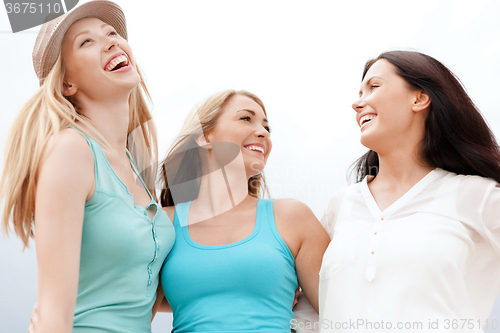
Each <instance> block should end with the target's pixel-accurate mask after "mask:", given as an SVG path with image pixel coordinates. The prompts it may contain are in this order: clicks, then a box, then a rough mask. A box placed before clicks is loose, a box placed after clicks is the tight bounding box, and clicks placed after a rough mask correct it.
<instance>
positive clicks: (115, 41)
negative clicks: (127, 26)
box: [106, 36, 120, 51]
mask: <svg viewBox="0 0 500 333" xmlns="http://www.w3.org/2000/svg"><path fill="white" fill-rule="evenodd" d="M116 46H120V43H119V42H118V38H116V37H115V36H111V37H110V38H109V39H108V41H107V46H106V50H108V51H110V50H112V49H113V47H116Z"/></svg>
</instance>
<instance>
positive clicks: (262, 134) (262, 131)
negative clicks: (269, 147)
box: [255, 124, 270, 139]
mask: <svg viewBox="0 0 500 333" xmlns="http://www.w3.org/2000/svg"><path fill="white" fill-rule="evenodd" d="M269 134H270V133H269V131H268V130H267V129H266V127H265V126H264V125H262V124H259V125H257V129H256V130H255V136H256V137H258V138H265V139H267V138H268V137H269Z"/></svg>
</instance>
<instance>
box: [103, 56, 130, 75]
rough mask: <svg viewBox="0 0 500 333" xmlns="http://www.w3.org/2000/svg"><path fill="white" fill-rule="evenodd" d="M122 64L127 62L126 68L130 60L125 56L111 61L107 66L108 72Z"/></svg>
mask: <svg viewBox="0 0 500 333" xmlns="http://www.w3.org/2000/svg"><path fill="white" fill-rule="evenodd" d="M121 62H125V66H127V65H128V58H127V57H126V56H125V55H123V54H122V55H119V56H118V57H116V58H114V59H113V60H111V61H110V62H109V64H108V65H107V66H106V71H108V72H110V71H112V70H113V68H115V67H116V66H117V65H118V64H119V63H121Z"/></svg>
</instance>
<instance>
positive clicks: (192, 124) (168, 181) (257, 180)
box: [159, 90, 269, 207]
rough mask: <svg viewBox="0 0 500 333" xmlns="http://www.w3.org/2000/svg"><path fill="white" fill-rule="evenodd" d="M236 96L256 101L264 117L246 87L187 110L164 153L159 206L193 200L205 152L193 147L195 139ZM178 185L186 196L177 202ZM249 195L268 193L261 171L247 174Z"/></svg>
mask: <svg viewBox="0 0 500 333" xmlns="http://www.w3.org/2000/svg"><path fill="white" fill-rule="evenodd" d="M236 95H241V96H246V97H248V98H250V99H252V100H253V101H255V102H256V103H257V104H259V106H260V107H261V108H262V110H263V111H264V114H265V115H266V116H267V113H266V108H265V107H264V103H262V101H261V99H260V98H259V97H257V96H256V95H254V94H252V93H250V92H248V91H245V90H239V91H236V90H225V91H222V92H219V93H216V94H214V95H212V96H210V97H209V98H207V99H206V100H205V101H204V102H203V103H202V104H201V105H199V106H197V107H195V108H194V109H193V110H192V111H191V112H190V113H189V115H188V117H187V118H186V120H185V122H184V125H183V126H182V129H181V131H180V133H179V134H178V135H177V137H176V138H175V139H174V142H173V144H172V145H171V146H170V149H169V150H168V153H167V156H166V157H165V159H164V160H163V162H162V163H161V164H160V167H159V170H160V186H161V188H162V191H161V194H160V202H161V204H162V206H164V207H167V206H174V205H175V204H178V203H180V202H185V201H190V200H194V199H196V197H193V193H195V194H196V196H197V195H198V192H199V188H200V183H201V175H202V172H203V170H202V168H203V163H201V160H202V157H201V156H200V155H201V154H203V153H204V152H205V150H204V149H202V150H199V149H193V148H198V144H197V143H196V138H197V137H198V136H199V135H201V134H203V133H207V132H208V131H210V130H211V129H213V128H214V127H215V125H216V124H217V120H218V119H219V117H220V115H221V114H222V112H223V111H224V107H225V106H226V105H227V103H228V102H229V100H230V99H231V98H232V97H233V96H236ZM200 126H201V128H200ZM186 162H187V163H188V164H189V168H187V165H186ZM177 184H183V187H184V190H183V192H184V193H185V194H186V195H185V196H184V198H183V199H181V200H180V201H179V200H176V201H178V202H175V203H174V200H173V197H172V189H171V188H172V186H173V185H177ZM248 194H249V195H251V196H253V197H256V198H262V197H264V196H265V195H266V194H267V195H268V196H269V190H268V188H267V186H266V182H265V177H264V173H263V172H261V173H260V174H258V175H256V176H253V177H250V179H249V180H248ZM176 197H182V195H176Z"/></svg>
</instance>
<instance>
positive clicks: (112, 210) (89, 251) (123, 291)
mask: <svg viewBox="0 0 500 333" xmlns="http://www.w3.org/2000/svg"><path fill="white" fill-rule="evenodd" d="M80 134H82V135H83V136H84V137H85V138H86V139H87V142H88V144H89V146H90V148H91V149H92V152H93V154H94V170H95V189H94V194H93V195H92V197H91V198H90V199H89V200H87V202H86V203H85V213H84V219H83V229H82V247H81V255H80V274H79V280H78V294H77V298H76V306H75V316H74V323H73V333H80V332H81V333H97V332H99V333H101V332H108V333H109V332H116V333H118V332H119V333H150V332H151V309H152V307H153V304H154V302H155V300H156V289H157V286H158V279H159V273H160V269H161V266H162V264H163V261H164V260H165V258H166V257H167V255H168V253H169V252H170V250H171V249H172V246H173V244H174V239H175V230H174V227H173V225H172V223H171V222H170V219H169V218H168V216H167V214H166V213H165V212H164V211H163V210H162V209H161V206H160V205H159V204H158V203H156V202H155V201H154V200H153V198H152V197H151V193H149V191H148V194H149V196H150V197H151V203H150V204H149V205H148V206H147V207H146V208H144V207H142V206H137V205H135V204H134V198H133V196H132V194H130V193H129V192H128V190H127V187H126V186H125V184H124V183H123V182H122V181H121V180H120V178H118V176H117V175H116V174H115V172H114V171H113V169H112V168H111V165H110V164H109V162H108V160H107V159H106V156H105V155H104V152H103V151H102V149H101V147H100V146H99V144H98V143H97V142H96V141H94V140H93V139H91V138H89V137H88V136H86V135H85V134H83V133H81V132H80ZM127 156H128V154H127ZM128 158H129V160H130V156H128ZM130 164H131V165H132V168H133V169H134V172H135V173H136V174H137V176H138V177H139V179H141V181H142V178H141V176H140V174H139V172H138V171H137V169H136V168H135V166H134V164H133V163H132V161H131V160H130ZM142 182H143V181H142ZM143 185H144V182H143ZM144 187H146V186H144ZM146 190H147V187H146ZM150 207H153V209H154V210H155V216H154V218H153V220H150V219H149V217H148V215H147V212H146V209H148V208H150Z"/></svg>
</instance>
